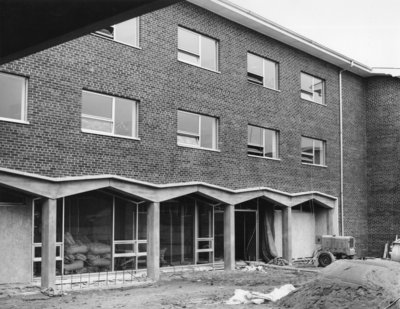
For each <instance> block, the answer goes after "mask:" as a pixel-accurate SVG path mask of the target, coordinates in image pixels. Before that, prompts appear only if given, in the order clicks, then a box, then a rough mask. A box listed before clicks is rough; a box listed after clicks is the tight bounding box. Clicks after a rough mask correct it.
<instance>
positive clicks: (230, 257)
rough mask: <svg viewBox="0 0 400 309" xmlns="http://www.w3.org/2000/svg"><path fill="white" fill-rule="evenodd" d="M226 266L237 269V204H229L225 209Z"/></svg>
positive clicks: (226, 267)
mask: <svg viewBox="0 0 400 309" xmlns="http://www.w3.org/2000/svg"><path fill="white" fill-rule="evenodd" d="M224 266H225V270H234V269H235V206H234V205H228V206H226V207H225V211H224Z"/></svg>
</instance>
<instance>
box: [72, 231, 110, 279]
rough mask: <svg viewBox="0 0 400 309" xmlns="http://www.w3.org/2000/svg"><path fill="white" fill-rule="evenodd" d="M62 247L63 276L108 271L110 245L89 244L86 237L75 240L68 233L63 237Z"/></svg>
mask: <svg viewBox="0 0 400 309" xmlns="http://www.w3.org/2000/svg"><path fill="white" fill-rule="evenodd" d="M64 245H65V247H64V273H65V274H71V273H77V274H79V273H86V272H99V271H106V270H110V266H111V246H110V245H107V244H104V243H101V242H91V241H90V239H89V238H88V237H86V236H81V237H80V238H79V239H78V238H77V239H76V240H75V239H74V238H73V237H72V235H71V233H70V232H66V233H65V235H64Z"/></svg>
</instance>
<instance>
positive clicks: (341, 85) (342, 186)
mask: <svg viewBox="0 0 400 309" xmlns="http://www.w3.org/2000/svg"><path fill="white" fill-rule="evenodd" d="M353 65H354V62H353V61H351V62H350V67H352V66H353ZM345 71H347V70H346V69H342V70H340V71H339V136H340V142H339V144H340V146H339V147H340V212H341V218H340V219H341V220H340V229H341V231H340V235H341V236H344V206H343V204H344V193H343V191H344V189H343V188H344V185H343V182H344V174H343V89H342V88H343V83H342V73H343V72H345Z"/></svg>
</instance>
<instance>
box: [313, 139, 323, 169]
mask: <svg viewBox="0 0 400 309" xmlns="http://www.w3.org/2000/svg"><path fill="white" fill-rule="evenodd" d="M323 157H324V150H323V142H322V141H318V140H314V164H321V165H322V164H324V162H323V161H324V160H323Z"/></svg>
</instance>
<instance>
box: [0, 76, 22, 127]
mask: <svg viewBox="0 0 400 309" xmlns="http://www.w3.org/2000/svg"><path fill="white" fill-rule="evenodd" d="M0 75H3V76H7V77H9V78H14V79H22V80H23V83H22V89H21V90H22V91H21V92H22V93H21V96H20V99H21V107H20V108H21V118H20V119H16V118H9V117H3V116H1V115H0V121H6V122H15V123H22V124H29V122H28V78H27V77H25V76H21V75H16V74H11V73H7V72H0Z"/></svg>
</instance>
